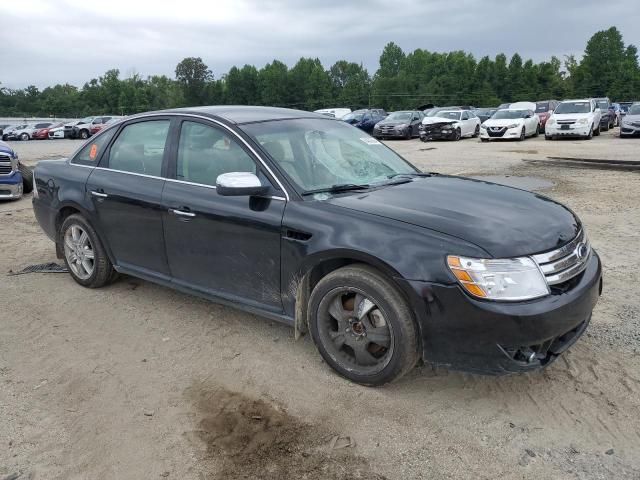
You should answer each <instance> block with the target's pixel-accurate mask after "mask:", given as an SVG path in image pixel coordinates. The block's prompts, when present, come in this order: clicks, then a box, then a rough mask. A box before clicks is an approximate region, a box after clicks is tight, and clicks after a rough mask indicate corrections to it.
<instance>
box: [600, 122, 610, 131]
mask: <svg viewBox="0 0 640 480" xmlns="http://www.w3.org/2000/svg"><path fill="white" fill-rule="evenodd" d="M600 128H602V124H600ZM602 130H604V131H605V132H608V131H609V120H607V124H606V125H605V126H604V128H603V129H602Z"/></svg>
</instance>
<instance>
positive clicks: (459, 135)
mask: <svg viewBox="0 0 640 480" xmlns="http://www.w3.org/2000/svg"><path fill="white" fill-rule="evenodd" d="M461 138H462V131H461V130H460V129H459V128H456V133H455V135H454V137H453V141H454V142H457V141H458V140H460V139H461Z"/></svg>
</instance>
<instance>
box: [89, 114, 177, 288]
mask: <svg viewBox="0 0 640 480" xmlns="http://www.w3.org/2000/svg"><path fill="white" fill-rule="evenodd" d="M170 123H171V121H170V120H169V119H166V118H165V119H154V120H144V121H136V122H134V123H130V124H128V125H125V126H124V127H123V128H122V129H121V130H120V131H119V133H118V136H117V138H116V139H115V140H114V141H113V143H112V144H111V147H110V149H109V150H108V151H106V152H105V154H104V155H103V156H102V160H101V161H100V166H99V167H98V168H95V169H94V170H93V172H92V173H91V175H90V177H89V179H88V180H87V193H88V195H90V196H91V199H92V202H93V205H94V209H95V215H96V220H97V223H98V225H99V228H100V230H101V231H102V232H103V234H104V235H105V236H106V240H107V244H108V246H109V248H110V250H111V253H112V255H113V257H114V260H115V264H116V265H117V266H120V267H124V268H127V269H130V270H134V271H135V272H137V273H138V274H141V275H143V276H144V275H145V274H147V275H159V276H162V277H165V278H166V279H168V274H169V270H168V266H167V259H166V255H165V248H164V239H163V232H162V206H161V198H162V188H163V186H164V183H165V180H164V178H162V176H163V175H162V171H163V162H164V158H165V150H166V145H167V138H168V133H169V126H170ZM97 138H98V139H100V138H101V137H97ZM90 154H91V152H90Z"/></svg>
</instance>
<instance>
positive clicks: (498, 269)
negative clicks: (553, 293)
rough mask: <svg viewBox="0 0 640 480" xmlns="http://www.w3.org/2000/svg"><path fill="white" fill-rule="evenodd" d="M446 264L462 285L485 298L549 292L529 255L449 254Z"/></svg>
mask: <svg viewBox="0 0 640 480" xmlns="http://www.w3.org/2000/svg"><path fill="white" fill-rule="evenodd" d="M447 264H448V265H449V268H450V269H451V272H452V273H453V274H454V275H455V277H456V278H457V279H458V282H459V283H460V285H462V288H464V289H465V290H466V291H467V292H469V293H470V294H471V295H473V296H474V297H479V298H485V299H488V300H530V299H532V298H538V297H542V296H544V295H547V294H548V293H549V287H548V286H547V281H546V279H545V278H544V276H543V275H542V272H541V271H540V269H539V268H538V265H536V263H535V262H534V261H533V259H531V258H529V257H519V258H501V259H480V258H466V257H457V256H453V255H449V256H448V257H447Z"/></svg>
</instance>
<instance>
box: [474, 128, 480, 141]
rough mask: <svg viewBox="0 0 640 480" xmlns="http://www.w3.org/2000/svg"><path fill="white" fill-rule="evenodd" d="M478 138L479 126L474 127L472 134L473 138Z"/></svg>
mask: <svg viewBox="0 0 640 480" xmlns="http://www.w3.org/2000/svg"><path fill="white" fill-rule="evenodd" d="M479 136H480V125H476V129H475V131H474V132H473V138H478V137H479Z"/></svg>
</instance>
